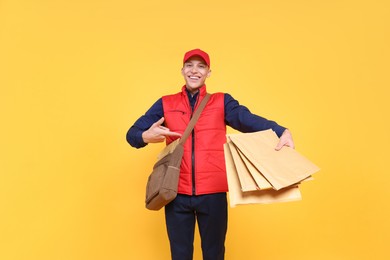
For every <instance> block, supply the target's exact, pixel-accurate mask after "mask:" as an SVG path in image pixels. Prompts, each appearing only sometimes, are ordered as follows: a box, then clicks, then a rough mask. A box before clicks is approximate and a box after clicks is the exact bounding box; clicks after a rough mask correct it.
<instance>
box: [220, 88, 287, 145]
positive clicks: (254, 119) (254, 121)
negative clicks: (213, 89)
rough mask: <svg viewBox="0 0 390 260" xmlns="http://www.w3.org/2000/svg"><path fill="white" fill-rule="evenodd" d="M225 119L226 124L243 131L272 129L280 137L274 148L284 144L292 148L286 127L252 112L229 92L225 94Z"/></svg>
mask: <svg viewBox="0 0 390 260" xmlns="http://www.w3.org/2000/svg"><path fill="white" fill-rule="evenodd" d="M225 121H226V124H227V125H229V126H231V127H232V128H234V129H236V130H238V131H241V132H243V133H250V132H256V131H263V130H267V129H272V130H273V131H275V133H276V134H277V135H278V137H280V142H279V144H278V145H277V146H276V147H275V149H276V150H280V149H281V148H282V147H283V146H284V145H287V146H290V147H292V148H294V142H293V140H292V136H291V133H290V131H289V130H288V129H286V128H285V127H283V126H280V125H278V124H277V123H276V122H274V121H271V120H268V119H266V118H264V117H261V116H258V115H255V114H252V113H251V112H250V111H249V109H248V108H247V107H245V106H243V105H240V104H239V103H238V101H237V100H235V99H234V98H233V97H232V96H231V95H229V94H225Z"/></svg>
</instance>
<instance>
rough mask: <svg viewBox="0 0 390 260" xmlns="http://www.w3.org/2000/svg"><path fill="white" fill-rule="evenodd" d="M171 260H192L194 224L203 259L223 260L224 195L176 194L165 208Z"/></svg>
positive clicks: (225, 229)
mask: <svg viewBox="0 0 390 260" xmlns="http://www.w3.org/2000/svg"><path fill="white" fill-rule="evenodd" d="M165 221H166V225H167V231H168V237H169V242H170V246H171V255H172V260H192V258H193V251H194V232H195V223H196V221H197V222H198V227H199V234H200V238H201V246H202V254H203V260H223V259H224V255H225V237H226V231H227V198H226V193H216V194H207V195H199V196H188V195H181V194H178V195H177V197H176V198H175V199H174V200H173V201H172V202H171V203H169V204H168V205H166V206H165Z"/></svg>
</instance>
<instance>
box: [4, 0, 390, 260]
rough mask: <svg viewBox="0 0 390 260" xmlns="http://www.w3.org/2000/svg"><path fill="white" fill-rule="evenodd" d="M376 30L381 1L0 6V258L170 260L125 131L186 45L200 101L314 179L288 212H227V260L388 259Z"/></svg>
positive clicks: (145, 162) (145, 154) (389, 225)
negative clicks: (201, 70)
mask: <svg viewBox="0 0 390 260" xmlns="http://www.w3.org/2000/svg"><path fill="white" fill-rule="evenodd" d="M389 17H390V7H389V3H388V1H385V0H383V1H379V0H370V1H369V0H366V1H352V0H330V1H319V0H312V1H309V0H297V1H289V0H277V1H262V0H252V1H245V0H244V1H226V0H224V1H222V0H218V1H205V0H199V1H177V0H175V1H156V0H150V1H131V0H130V1H129V0H127V1H126V0H110V1H108V0H67V1H65V0H63V1H60V0H34V1H27V0H26V1H23V0H0V37H1V38H0V87H1V92H0V120H1V128H0V147H1V153H0V259H2V260H19V259H20V260H22V259H23V260H24V259H28V260H30V259H31V260H32V259H37V260H46V259H47V260H87V259H91V260H100V259H104V260H107V259H113V260H124V259H142V260H144V259H146V260H149V259H151V260H155V259H169V254H170V253H169V245H168V241H167V238H166V233H165V226H164V216H163V212H162V211H161V212H150V211H147V210H146V209H144V203H143V200H144V186H145V182H146V178H147V175H148V172H149V171H150V169H151V166H152V164H153V162H154V159H155V156H156V155H157V153H158V151H159V150H160V149H161V148H162V145H160V144H157V145H150V146H148V147H147V148H145V149H141V150H136V149H134V148H131V147H130V146H129V145H128V144H127V143H126V140H125V134H126V131H127V130H128V128H129V127H130V126H131V125H132V124H133V123H134V121H135V120H136V119H137V118H138V117H139V116H141V115H142V114H143V113H144V112H145V111H146V110H147V109H148V108H149V107H150V106H151V105H152V104H153V102H154V101H156V100H157V99H158V98H159V97H160V96H161V95H163V94H168V93H174V92H177V91H179V90H180V87H181V86H182V84H183V79H182V77H181V75H180V68H181V59H182V56H183V53H184V52H185V51H187V50H189V49H192V48H197V47H199V48H202V49H204V50H206V51H208V52H209V53H210V55H211V62H212V64H211V67H212V70H213V74H212V77H211V78H210V79H209V80H208V81H207V86H208V90H209V91H210V92H216V91H224V92H228V93H230V94H232V95H233V97H235V98H236V99H238V100H239V101H240V103H242V104H244V105H246V106H248V107H249V108H250V109H251V111H252V112H254V113H257V114H260V115H262V116H265V117H267V118H270V119H273V120H276V121H277V122H278V123H280V124H281V125H284V126H288V127H289V128H290V129H291V131H292V132H293V135H294V139H295V142H296V149H297V150H298V151H300V152H301V153H303V154H304V155H305V156H307V157H308V158H309V159H310V160H312V161H313V162H315V163H316V164H317V165H318V166H320V167H321V171H320V172H319V173H318V174H316V175H315V181H312V182H307V183H305V184H304V185H302V186H301V190H302V195H303V200H302V201H300V202H292V203H284V204H274V205H254V206H241V207H237V208H230V209H229V212H230V215H229V228H228V234H227V241H226V248H227V249H226V259H233V260H235V259H267V260H268V259H272V260H274V259H275V260H276V259H278V260H279V259H280V260H282V259H299V260H306V259H307V260H312V259H316V260H318V259H326V260H329V259H331V260H333V259H342V260H344V259H353V260H354V259H390V252H389V248H388V247H389V241H390V222H389V219H390V209H389V198H390V174H389V166H388V161H389V152H388V151H389V144H390V142H389V133H390V127H389V125H390V124H389V111H390V106H389V103H390V101H389V98H390V96H389V90H388V89H389V87H390V85H389V82H390V80H389V59H390V52H389V46H390V41H389V25H390V18H389ZM199 247H200V241H199V235H198V234H197V235H196V240H195V248H196V249H195V259H201V251H200V249H199Z"/></svg>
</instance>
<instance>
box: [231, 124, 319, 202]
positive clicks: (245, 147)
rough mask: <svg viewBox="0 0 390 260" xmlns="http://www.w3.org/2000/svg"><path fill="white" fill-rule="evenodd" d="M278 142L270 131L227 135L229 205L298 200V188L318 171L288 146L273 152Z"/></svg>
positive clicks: (276, 137)
mask: <svg viewBox="0 0 390 260" xmlns="http://www.w3.org/2000/svg"><path fill="white" fill-rule="evenodd" d="M278 142H279V138H278V136H277V135H276V134H275V132H273V131H272V130H266V131H260V132H254V133H245V134H244V133H240V134H229V135H227V143H226V144H225V145H224V150H225V161H226V172H227V177H228V184H229V199H230V206H232V207H234V206H236V205H240V204H253V203H276V202H287V201H295V200H300V199H301V193H300V191H299V187H298V185H299V184H300V183H302V182H304V181H307V180H310V179H312V177H311V176H312V174H314V173H315V172H317V171H319V168H318V167H317V166H316V165H315V164H313V163H312V162H311V161H309V160H308V159H307V158H305V157H304V156H302V155H301V154H300V153H298V152H297V151H296V150H294V149H292V148H290V147H287V146H284V147H283V148H282V149H281V150H279V151H276V150H275V147H276V146H277V144H278Z"/></svg>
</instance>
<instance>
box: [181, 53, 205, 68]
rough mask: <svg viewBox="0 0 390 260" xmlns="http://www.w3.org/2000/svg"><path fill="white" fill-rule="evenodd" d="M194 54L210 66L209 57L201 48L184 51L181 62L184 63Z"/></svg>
mask: <svg viewBox="0 0 390 260" xmlns="http://www.w3.org/2000/svg"><path fill="white" fill-rule="evenodd" d="M194 56H199V57H201V58H202V59H203V60H204V61H205V62H206V64H207V66H209V67H210V57H209V55H208V54H207V53H206V52H204V51H202V50H201V49H194V50H190V51H188V52H186V54H184V59H183V63H185V62H186V61H187V60H188V59H189V58H191V57H194Z"/></svg>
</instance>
